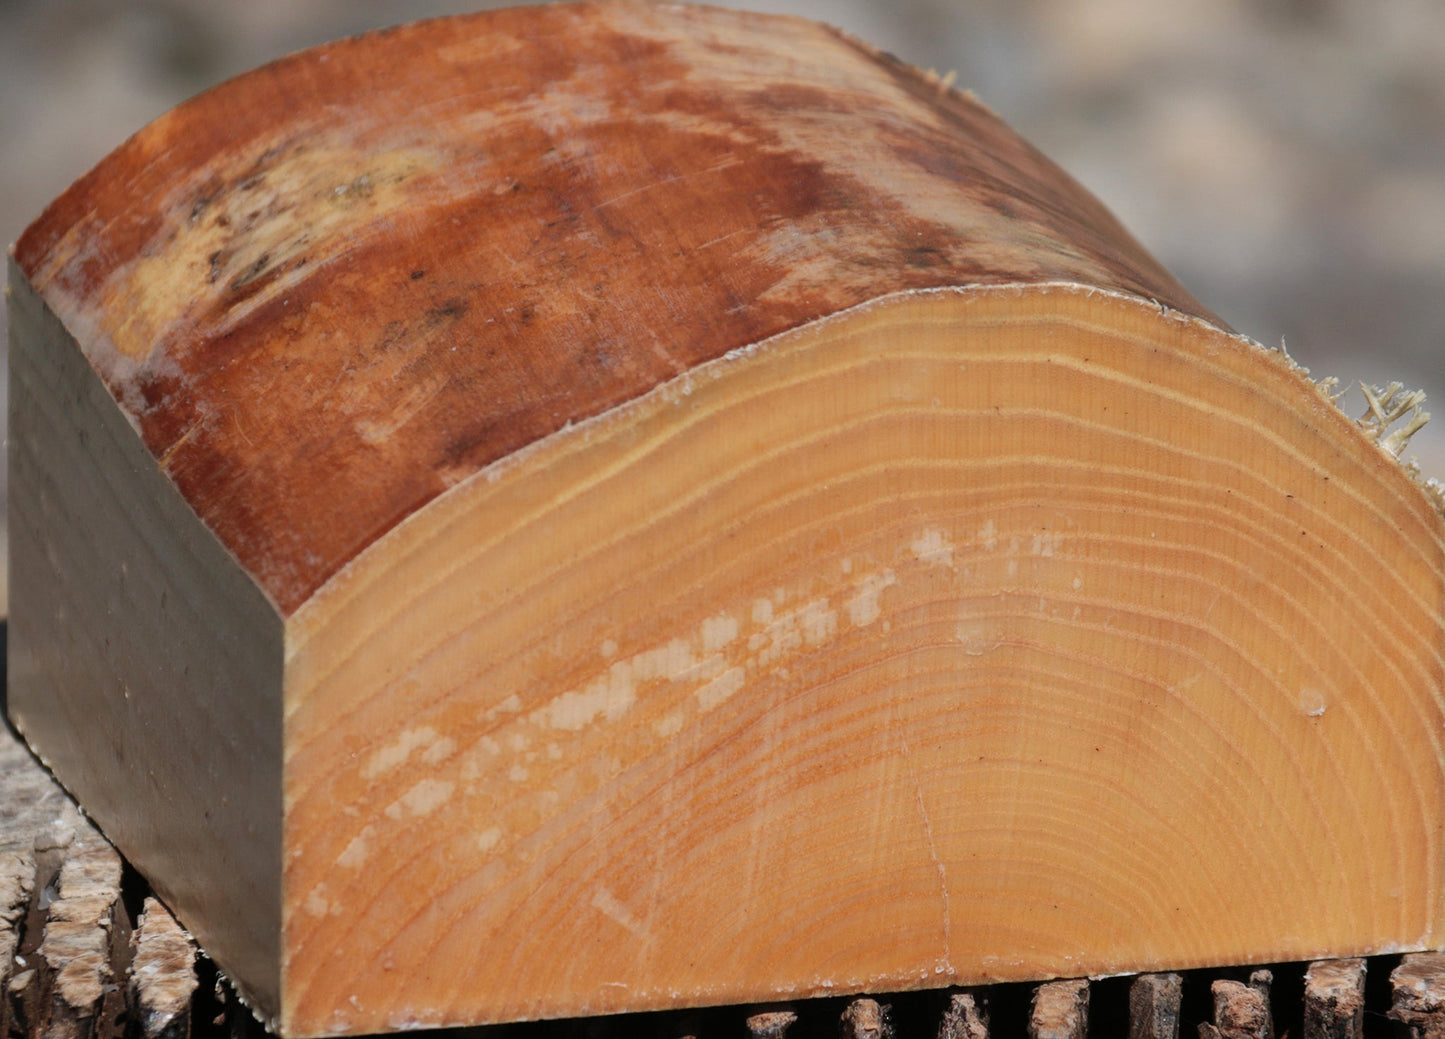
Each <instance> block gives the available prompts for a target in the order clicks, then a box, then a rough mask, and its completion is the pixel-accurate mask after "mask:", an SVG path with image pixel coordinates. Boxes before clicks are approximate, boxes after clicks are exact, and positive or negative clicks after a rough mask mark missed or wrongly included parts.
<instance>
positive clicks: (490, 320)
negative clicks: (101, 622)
mask: <svg viewBox="0 0 1445 1039" xmlns="http://www.w3.org/2000/svg"><path fill="white" fill-rule="evenodd" d="M16 259H17V261H18V263H19V264H20V267H21V269H22V270H23V271H24V272H25V274H26V275H27V277H28V278H29V279H30V281H31V283H32V284H33V285H34V286H35V288H36V289H37V290H38V291H39V293H40V295H41V296H42V297H43V298H44V299H45V300H46V302H47V303H48V304H49V305H50V306H51V308H52V309H54V311H55V312H56V313H57V314H58V315H60V317H61V319H62V320H63V321H64V322H65V323H66V325H67V327H69V328H70V329H71V330H72V332H73V333H74V334H75V335H76V337H77V340H78V342H79V343H80V345H81V347H82V348H83V349H84V350H85V352H86V354H87V356H88V357H89V358H90V360H91V362H92V363H93V364H94V365H95V366H96V368H97V369H98V370H99V371H100V372H101V373H102V375H103V376H104V377H105V379H106V382H107V385H108V386H109V387H110V389H111V391H112V393H114V394H115V396H116V397H117V399H118V400H119V401H120V403H121V406H122V407H123V409H124V410H125V411H126V413H127V415H128V416H129V417H130V419H131V420H132V421H133V422H135V423H136V424H137V426H138V428H139V429H140V431H141V434H142V436H143V438H144V440H145V443H146V445H147V446H148V447H149V449H150V451H151V452H152V454H154V455H155V457H156V458H158V459H159V460H160V461H161V464H162V466H163V468H164V470H165V471H166V473H167V474H168V475H169V476H170V477H171V479H173V480H174V481H175V482H176V484H177V485H178V486H179V487H180V488H181V491H182V493H183V494H184V495H185V497H186V499H187V500H188V501H189V502H190V504H191V506H192V507H193V508H194V509H195V510H196V512H197V513H198V514H199V515H200V516H201V517H202V518H203V519H204V520H205V521H206V522H207V524H208V525H209V526H210V527H211V528H212V529H213V530H214V531H216V533H217V534H218V535H219V536H220V537H221V539H222V541H224V542H225V544H226V546H227V548H228V549H229V550H230V551H231V552H232V553H234V554H235V555H236V557H237V558H238V559H239V560H240V561H241V563H242V565H243V566H244V567H245V568H246V569H247V570H248V571H249V572H250V573H252V574H254V575H255V576H256V577H257V579H258V580H259V581H260V582H261V583H262V585H263V586H264V587H265V589H266V590H267V592H268V593H269V594H270V595H271V596H272V597H273V598H274V599H275V601H276V602H277V604H278V605H279V607H280V608H281V610H282V612H283V613H287V614H289V613H291V612H293V611H294V610H295V609H296V608H297V607H298V606H299V605H300V604H301V603H302V602H304V601H305V600H306V598H307V597H308V596H309V595H310V594H311V593H312V592H314V591H315V590H316V589H317V588H318V587H320V586H321V585H322V584H323V583H324V582H325V581H326V580H327V579H328V578H329V577H331V576H332V575H333V574H334V573H336V572H337V570H339V569H340V568H341V567H343V566H344V565H345V564H346V563H347V562H348V560H350V559H351V558H352V557H353V556H355V555H356V553H357V552H359V551H360V550H361V549H363V548H365V547H366V545H368V544H370V543H371V542H373V541H374V540H376V538H378V537H380V536H381V535H382V534H384V533H385V532H386V531H387V530H389V529H390V528H391V527H393V526H395V525H396V524H397V523H398V522H400V521H401V520H402V519H403V518H405V517H406V516H407V515H409V514H411V513H412V512H414V511H416V510H417V509H419V508H420V507H422V506H423V505H425V504H426V502H428V501H429V500H431V499H433V498H435V497H436V496H437V495H438V494H441V493H443V492H444V491H445V490H446V489H447V488H448V487H451V486H454V485H455V484H456V483H458V482H460V481H462V480H464V479H466V478H467V477H469V476H471V475H472V474H473V473H475V472H477V471H478V470H480V469H481V468H483V467H484V466H486V465H488V464H489V463H491V462H494V461H496V460H497V459H499V458H503V457H505V456H507V455H508V454H510V453H512V452H514V451H516V450H518V449H519V448H522V447H524V446H526V445H527V444H529V443H531V442H533V441H535V440H537V439H538V438H540V437H543V436H546V435H547V434H549V433H552V432H555V431H556V430H558V429H561V428H562V427H564V426H565V425H567V424H568V423H571V422H577V421H580V420H582V419H585V418H587V417H589V416H592V415H596V414H599V413H601V412H603V411H605V410H606V409H608V408H610V407H613V406H615V405H617V404H620V403H622V402H623V401H625V400H628V399H631V398H633V397H636V396H638V395H639V394H641V393H643V392H646V391H647V390H649V389H651V388H652V387H653V386H655V385H657V384H658V383H661V382H665V381H667V380H669V379H672V378H674V377H676V376H677V375H679V374H680V373H682V372H685V371H687V370H688V369H690V368H692V367H693V366H695V365H697V364H699V363H700V362H703V361H706V360H709V359H712V358H715V357H718V356H721V355H722V354H724V353H726V352H727V351H728V350H732V349H735V348H737V347H739V346H743V345H745V344H748V343H754V342H757V341H759V340H761V339H764V338H766V337H768V336H771V335H775V334H777V333H779V332H782V331H784V330H786V329H788V328H793V327H797V326H798V325H801V324H804V323H806V322H808V321H810V320H813V319H816V318H819V317H823V316H825V315H827V314H830V313H833V312H835V311H838V310H842V309H844V308H846V307H849V306H852V305H856V304H858V303H862V302H864V301H866V300H868V299H872V298H874V297H877V296H880V295H883V294H885V293H887V292H890V291H896V290H901V289H907V288H920V287H927V286H938V285H959V284H971V283H1001V282H1012V281H1020V280H1023V281H1037V280H1066V281H1082V282H1084V283H1086V284H1091V285H1100V286H1104V287H1109V288H1118V289H1123V290H1126V291H1131V292H1135V293H1138V294H1139V295H1141V296H1144V297H1146V298H1150V297H1152V298H1154V299H1157V300H1159V301H1160V302H1162V303H1165V304H1168V305H1170V306H1174V307H1178V308H1181V309H1184V310H1187V311H1189V312H1191V313H1195V314H1203V313H1205V311H1204V310H1203V308H1202V307H1201V306H1200V305H1199V304H1198V303H1196V302H1195V301H1194V300H1193V298H1192V297H1190V296H1189V294H1188V293H1187V292H1185V291H1184V290H1183V289H1181V288H1180V287H1179V286H1178V285H1177V284H1176V283H1175V282H1174V281H1173V279H1171V278H1170V277H1169V276H1168V275H1167V274H1166V273H1164V271H1163V270H1162V269H1160V268H1159V267H1158V265H1157V264H1156V263H1155V262H1154V261H1153V260H1151V259H1150V258H1149V257H1148V256H1147V255H1146V254H1144V252H1143V251H1142V250H1141V249H1139V247H1138V246H1137V245H1136V244H1135V243H1134V242H1133V241H1132V240H1131V239H1129V237H1128V236H1127V235H1126V234H1125V233H1124V232H1123V231H1122V229H1121V228H1119V226H1118V224H1117V222H1116V221H1114V219H1113V218H1112V217H1111V216H1109V214H1108V213H1107V212H1106V211H1105V210H1104V209H1103V208H1102V207H1101V206H1100V205H1099V204H1098V203H1097V202H1095V201H1094V200H1093V199H1092V198H1091V197H1089V196H1088V195H1087V194H1086V193H1085V192H1083V191H1082V190H1081V189H1080V188H1078V187H1077V185H1075V184H1074V183H1073V182H1072V181H1070V180H1069V179H1068V178H1067V177H1066V176H1065V175H1064V174H1063V173H1061V172H1060V171H1059V170H1058V169H1057V168H1056V167H1054V166H1053V165H1052V164H1051V163H1049V162H1048V160H1046V159H1044V158H1043V157H1042V156H1040V155H1039V154H1038V153H1037V152H1036V151H1034V150H1033V149H1032V148H1030V147H1029V146H1027V145H1026V144H1024V143H1023V142H1022V141H1020V140H1019V139H1018V138H1017V137H1016V136H1015V135H1014V134H1013V133H1012V132H1011V131H1009V130H1008V129H1007V127H1005V126H1004V125H1003V124H1002V123H1000V122H999V121H998V120H997V119H996V118H995V117H993V116H992V115H991V114H990V113H989V112H987V111H986V110H985V109H983V108H982V107H981V106H979V105H977V104H975V103H973V102H972V101H970V100H969V99H967V98H966V97H963V96H962V95H959V94H957V93H954V92H951V91H948V90H946V89H943V88H941V87H939V86H938V85H937V84H936V83H933V82H930V81H928V80H927V79H926V78H924V77H923V76H921V75H920V74H919V73H917V72H916V71H914V70H912V69H908V68H906V67H904V66H901V65H899V64H898V63H897V62H894V61H892V60H890V59H886V58H883V57H881V56H879V55H878V54H876V53H875V52H873V51H870V50H869V49H867V48H866V47H863V46H862V45H860V44H858V43H856V42H855V41H852V40H849V39H847V38H845V37H842V36H841V35H839V34H838V33H837V32H835V31H834V30H831V29H827V28H825V27H822V26H818V25H814V24H812V23H808V22H803V21H800V20H796V19H785V18H775V17H765V16H761V15H751V14H746V13H742V12H724V11H716V10H704V9H690V8H685V7H672V6H662V5H642V4H601V5H598V4H580V5H565V4H564V5H552V6H548V7H545V8H543V9H540V10H534V9H519V10H516V11H499V12H487V13H484V14H480V15H477V16H475V17H474V18H463V19H450V20H440V21H433V22H423V23H419V24H417V25H413V26H406V27H402V28H399V29H396V30H393V31H389V32H384V33H374V34H369V35H367V36H363V37H359V38H356V39H352V40H345V41H341V42H339V43H336V44H331V45H328V46H327V47H323V48H320V49H318V50H314V51H309V52H307V53H306V54H305V55H300V56H296V57H292V58H289V59H285V60H282V61H280V62H277V63H275V64H272V65H268V66H266V67H265V68H263V69H260V70H257V71H256V72H254V73H251V74H249V75H248V76H245V77H242V78H241V79H239V80H237V81H235V82H233V83H231V84H228V85H227V86H226V87H225V88H224V89H220V90H215V91H211V92H209V93H207V94H203V95H201V96H200V97H198V98H196V99H195V100H194V101H191V102H189V103H187V104H185V105H182V106H181V107H179V108H177V109H175V110H174V111H172V112H171V113H169V114H168V115H166V116H164V117H162V118H161V119H159V120H157V121H156V122H155V123H152V124H151V125H150V126H149V127H147V128H146V129H145V130H143V131H142V132H141V133H140V134H138V135H136V136H135V137H134V138H132V139H131V140H130V141H129V142H127V144H126V145H124V146H123V147H122V148H121V149H119V150H118V151H117V152H115V153H114V154H113V155H111V156H110V157H109V158H107V159H106V160H105V161H104V162H102V163H101V165H100V166H98V167H97V168H96V169H95V170H94V171H93V172H92V173H91V174H89V175H88V176H87V177H85V178H83V179H82V180H81V181H79V182H78V183H77V184H76V185H75V186H74V187H72V188H71V189H70V190H69V191H68V192H66V193H65V194H64V195H63V196H61V198H60V199H59V200H57V201H56V202H55V203H54V204H53V205H52V206H51V207H50V209H48V210H47V211H46V213H45V214H44V215H43V216H42V217H41V218H40V220H39V221H37V222H36V223H35V224H34V225H32V226H31V227H30V228H29V229H28V230H27V231H26V232H25V234H23V235H22V236H21V239H20V241H19V243H18V244H17V246H16ZM363 488H364V493H358V491H359V490H360V489H363Z"/></svg>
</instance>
